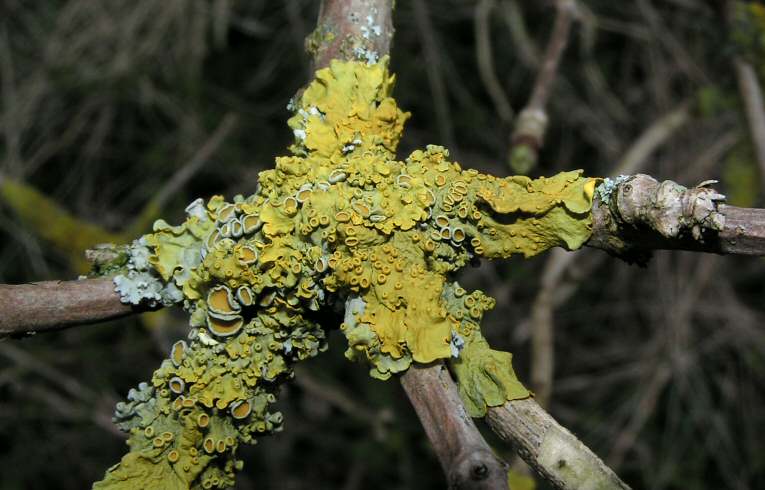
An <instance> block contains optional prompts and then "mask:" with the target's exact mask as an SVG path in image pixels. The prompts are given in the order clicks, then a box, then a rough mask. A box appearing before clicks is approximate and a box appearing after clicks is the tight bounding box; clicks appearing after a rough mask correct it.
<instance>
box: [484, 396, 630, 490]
mask: <svg viewBox="0 0 765 490" xmlns="http://www.w3.org/2000/svg"><path fill="white" fill-rule="evenodd" d="M486 422H488V424H489V427H491V430H492V431H494V433H495V434H497V435H498V436H499V437H500V438H501V439H502V440H504V441H506V442H508V443H510V444H513V445H514V446H515V448H516V449H517V451H518V454H520V456H521V458H523V460H524V461H526V463H528V465H529V466H531V467H532V468H534V470H535V471H536V472H537V473H539V474H540V475H542V477H543V478H544V479H545V480H547V481H548V482H550V483H551V484H553V485H554V486H555V488H557V489H559V490H575V489H581V488H592V489H600V490H610V489H628V488H629V486H627V485H626V484H625V483H624V482H622V481H621V480H620V479H619V477H618V476H616V474H615V473H614V472H613V471H611V469H610V468H609V467H608V466H606V465H605V463H603V461H601V459H600V458H598V457H597V456H596V455H595V454H594V453H593V452H592V451H591V450H590V449H589V448H587V446H585V445H584V444H583V443H582V442H581V441H580V440H579V439H577V438H576V436H574V435H573V434H572V433H571V432H569V431H568V430H567V429H566V428H564V427H563V426H561V425H560V424H558V422H556V421H555V419H553V418H552V417H551V416H550V414H548V413H547V412H545V411H544V409H543V408H542V407H540V406H539V404H537V402H535V401H534V400H532V399H526V400H514V401H510V402H507V403H505V404H504V405H503V406H501V407H494V408H490V409H489V411H488V413H487V415H486Z"/></svg>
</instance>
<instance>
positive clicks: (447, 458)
mask: <svg viewBox="0 0 765 490" xmlns="http://www.w3.org/2000/svg"><path fill="white" fill-rule="evenodd" d="M401 385H402V386H403V387H404V391H405V392H406V394H407V396H408V397H409V401H411V402H412V405H413V406H414V409H415V411H416V412H417V415H418V416H419V418H420V422H422V425H423V427H424V428H425V433H426V434H427V435H428V438H429V439H430V441H431V443H432V444H433V449H434V450H435V452H436V456H438V460H439V461H440V462H441V467H442V468H443V469H444V473H446V478H447V482H448V484H449V488H450V489H458V488H459V489H486V490H490V489H491V490H494V489H507V488H508V484H507V465H506V464H505V463H504V462H503V461H501V460H500V459H498V458H497V457H496V456H495V455H494V453H493V452H492V450H491V448H490V447H489V445H488V444H487V443H486V441H485V440H484V439H483V437H482V436H481V433H480V432H478V429H477V428H476V426H475V423H473V419H472V418H470V416H469V415H468V414H467V412H466V411H465V407H464V406H463V405H462V401H461V400H460V395H459V391H458V390H457V386H456V385H455V384H454V382H453V381H452V379H451V376H450V375H449V372H448V371H447V369H446V366H444V364H443V363H441V362H438V363H435V364H432V365H427V366H423V365H419V366H412V367H410V368H409V369H408V370H407V371H406V373H404V374H403V375H402V376H401Z"/></svg>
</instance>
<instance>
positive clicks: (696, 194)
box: [587, 174, 765, 262]
mask: <svg viewBox="0 0 765 490" xmlns="http://www.w3.org/2000/svg"><path fill="white" fill-rule="evenodd" d="M707 184H708V183H702V184H700V185H699V186H697V187H693V188H686V187H684V186H681V185H679V184H677V183H675V182H672V181H670V180H666V181H663V182H658V181H657V180H656V179H654V178H653V177H650V176H648V175H643V174H638V175H633V176H620V177H618V178H617V179H613V180H612V179H606V180H605V181H604V183H603V184H601V185H600V186H599V187H598V190H597V192H596V197H595V201H594V204H593V209H592V216H593V228H592V236H591V237H590V239H589V240H588V241H587V245H588V246H591V247H596V248H600V249H603V250H606V251H608V252H609V253H612V254H614V255H616V256H619V257H622V258H625V259H627V260H630V261H637V262H642V261H644V260H645V259H646V257H647V254H648V253H650V251H651V250H657V249H679V250H693V251H698V252H711V253H722V254H741V255H765V210H763V209H745V208H737V207H734V206H726V205H724V204H722V203H723V202H724V198H725V196H723V195H721V194H719V193H718V192H716V191H714V190H713V189H711V188H709V187H707Z"/></svg>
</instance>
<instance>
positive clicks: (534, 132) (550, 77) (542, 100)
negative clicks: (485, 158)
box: [510, 0, 576, 173]
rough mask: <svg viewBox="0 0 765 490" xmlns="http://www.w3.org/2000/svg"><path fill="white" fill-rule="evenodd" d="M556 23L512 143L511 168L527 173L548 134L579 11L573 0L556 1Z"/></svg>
mask: <svg viewBox="0 0 765 490" xmlns="http://www.w3.org/2000/svg"><path fill="white" fill-rule="evenodd" d="M555 6H556V12H555V23H554V25H553V30H552V33H551V34H550V39H549V41H548V43H547V47H546V48H545V54H544V58H543V59H542V64H541V66H540V68H539V72H538V73H537V78H536V80H535V81H534V89H533V91H532V92H531V97H530V98H529V102H528V103H527V104H526V107H524V108H523V110H522V111H521V112H520V114H518V120H517V121H516V123H515V128H514V129H513V134H512V138H511V144H510V166H511V167H512V168H513V170H515V171H517V172H520V173H528V172H529V171H530V170H531V169H532V168H533V167H534V166H535V165H536V162H537V159H538V156H539V150H540V148H541V147H542V144H543V142H544V137H545V133H546V132H547V122H548V118H547V110H546V107H547V101H548V99H549V97H550V91H551V89H552V86H553V83H554V82H555V78H556V76H557V72H558V65H560V61H561V58H562V57H563V52H564V51H565V50H566V46H567V45H568V41H569V33H570V31H571V23H572V20H573V17H574V14H575V12H576V3H575V1H574V0H557V1H556V3H555Z"/></svg>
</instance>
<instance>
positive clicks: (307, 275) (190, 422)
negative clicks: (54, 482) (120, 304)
mask: <svg viewBox="0 0 765 490" xmlns="http://www.w3.org/2000/svg"><path fill="white" fill-rule="evenodd" d="M392 86H393V77H392V76H390V75H389V74H388V71H387V60H383V61H382V62H380V63H378V64H375V65H367V64H364V63H360V62H338V61H336V62H333V63H332V64H331V66H330V67H329V68H326V69H323V70H319V71H318V72H317V74H316V80H314V82H313V83H311V85H310V86H309V87H308V88H307V89H306V90H305V92H304V93H303V95H302V97H301V99H300V100H299V101H297V102H296V104H295V105H296V114H295V116H294V117H293V118H292V119H290V122H289V124H290V127H291V128H292V129H293V131H294V133H295V143H294V144H293V145H292V147H291V150H292V153H293V154H292V155H291V156H286V157H281V158H277V159H276V166H275V168H274V169H271V170H267V171H265V172H262V173H261V174H260V178H259V184H260V186H259V190H258V191H257V192H256V193H255V194H253V195H251V196H249V197H246V198H239V197H238V198H236V199H235V200H234V202H226V201H224V200H223V198H222V197H220V196H215V197H213V198H212V199H210V200H209V201H208V203H207V205H206V206H204V205H202V204H201V203H199V204H198V205H192V206H190V208H189V210H188V211H189V217H188V219H187V220H186V222H185V223H183V224H181V225H180V226H176V227H171V226H169V225H167V224H166V223H164V222H158V224H156V225H155V231H154V233H153V234H151V235H147V236H146V237H145V239H144V240H143V242H142V243H145V244H146V247H148V253H149V255H150V256H149V258H148V261H149V262H150V263H151V264H152V265H153V267H154V268H155V269H156V272H157V274H158V275H159V276H160V277H161V278H162V279H163V280H164V281H167V282H171V283H172V284H174V285H175V286H177V287H178V288H180V289H181V290H182V292H183V297H184V306H185V308H186V309H187V310H188V311H189V312H190V313H191V320H190V323H191V326H192V330H191V332H190V334H189V339H188V341H187V342H183V343H177V344H176V345H175V346H174V347H173V349H172V352H171V358H170V360H168V361H165V362H164V363H163V364H162V366H161V367H160V369H158V370H157V371H156V372H155V373H154V376H153V378H152V381H151V383H150V384H142V385H140V386H139V389H138V390H133V391H132V392H131V393H130V394H129V396H128V402H127V403H122V404H120V405H119V406H118V407H117V413H116V419H117V421H118V424H119V425H120V427H121V428H123V429H124V430H126V431H129V432H130V433H131V437H130V442H129V444H130V446H131V452H130V454H129V455H128V456H126V457H125V458H124V459H123V462H122V463H120V464H119V465H117V466H115V467H114V468H112V469H111V470H109V472H108V473H107V476H106V479H105V480H104V482H103V483H102V484H100V486H98V488H110V489H114V488H125V489H127V488H225V487H227V486H229V485H230V484H231V483H232V482H233V475H234V472H235V470H236V469H237V468H238V467H239V465H240V462H238V461H236V459H235V454H236V448H237V446H238V445H239V444H240V443H251V442H253V441H254V439H255V437H257V436H258V435H261V434H266V433H270V432H273V431H275V430H278V429H279V428H280V425H281V421H282V418H281V414H280V413H278V412H274V411H272V410H271V409H270V406H271V404H272V403H273V402H274V401H275V394H276V392H277V390H278V386H279V384H280V383H281V382H283V381H285V380H287V379H290V378H291V376H292V368H291V366H292V365H293V364H294V363H295V362H298V361H300V360H303V359H306V358H309V357H311V356H314V355H316V354H317V353H318V352H319V351H321V350H323V349H324V348H325V347H326V342H325V337H326V333H325V327H326V328H329V327H332V326H331V325H327V326H321V325H317V324H316V323H315V322H314V321H313V320H312V318H314V316H313V315H312V314H311V312H312V311H317V310H321V309H332V308H333V307H335V306H337V305H342V306H344V307H345V313H344V317H343V319H342V324H341V326H340V328H341V330H342V332H343V333H344V335H345V337H346V338H347V340H348V350H347V351H346V356H347V357H348V358H350V359H358V360H362V361H365V362H368V363H369V365H370V367H371V369H370V374H371V375H372V376H374V377H376V378H380V379H385V378H388V377H390V376H391V375H392V374H394V373H399V372H402V371H405V370H406V369H407V368H408V367H409V366H410V365H411V363H412V362H420V363H427V362H431V361H434V360H438V359H451V361H452V362H451V365H452V367H453V369H454V371H455V373H456V374H457V377H458V380H459V384H460V392H461V394H462V397H463V399H464V400H465V403H466V405H467V407H468V411H469V413H471V414H472V415H476V416H478V415H482V414H483V413H484V412H485V410H486V406H492V405H499V404H502V403H504V402H505V401H506V400H509V399H514V398H523V397H527V396H529V393H528V391H527V390H526V389H525V388H523V386H522V385H521V384H520V383H519V382H518V380H517V379H516V377H515V374H514V372H513V369H512V366H511V356H510V354H508V353H503V352H498V351H493V350H491V349H490V348H489V347H488V344H487V343H486V341H485V340H484V339H483V337H482V336H481V333H480V321H481V318H482V317H483V314H484V313H485V312H486V311H487V310H489V309H491V308H492V307H493V306H494V300H493V299H491V298H489V297H487V296H486V295H484V294H483V293H481V292H480V291H475V292H472V293H468V292H467V291H465V290H464V289H463V288H462V287H460V286H459V285H458V284H457V283H455V282H452V279H451V277H452V276H453V275H454V273H456V272H457V271H458V270H459V269H460V268H462V267H463V266H464V265H466V264H468V263H469V262H471V261H472V260H475V259H478V258H481V257H486V258H504V257H509V256H511V255H513V254H523V255H525V256H531V255H534V254H537V253H540V252H542V251H544V250H546V249H548V248H550V247H553V246H564V247H567V248H576V247H578V246H580V245H581V244H582V243H583V242H584V241H585V240H586V239H587V238H588V236H589V233H590V225H591V223H590V222H591V217H590V207H591V204H592V196H593V190H594V186H595V183H596V181H595V180H594V179H586V178H583V177H582V176H581V172H578V171H577V172H568V173H564V174H560V175H557V176H555V177H552V178H549V179H543V178H540V179H537V180H531V179H528V178H526V177H509V178H496V177H493V176H489V175H484V174H480V173H478V172H476V171H475V170H470V169H467V170H465V169H462V168H461V167H460V165H459V164H457V163H456V162H452V161H450V160H449V154H448V152H447V151H446V150H445V149H444V148H441V147H438V146H429V147H427V148H426V149H425V150H418V151H415V152H414V153H412V154H411V155H410V156H409V157H408V158H407V159H406V160H404V161H398V160H396V158H395V150H396V145H397V143H398V141H399V139H400V137H401V132H402V128H403V123H404V121H405V120H406V118H407V117H408V115H407V114H406V113H404V112H402V111H401V110H399V109H398V107H397V106H396V103H395V101H394V100H393V99H392V98H391V97H390V90H391V88H392ZM149 432H151V434H152V435H153V436H154V438H152V437H150V436H149V435H148V434H149ZM165 432H167V433H170V434H171V435H172V438H168V439H163V438H161V436H160V437H159V438H158V436H156V434H163V433H165ZM157 438H158V443H157V444H155V443H154V440H155V439H157ZM163 474H164V475H165V478H166V482H167V483H162V484H160V483H158V480H157V479H155V476H156V477H157V478H159V476H160V475H163ZM173 485H176V486H173ZM178 485H180V486H178ZM183 485H186V486H183Z"/></svg>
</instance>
